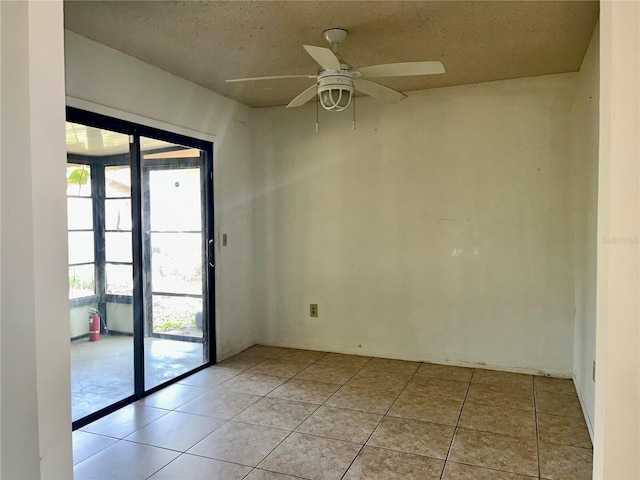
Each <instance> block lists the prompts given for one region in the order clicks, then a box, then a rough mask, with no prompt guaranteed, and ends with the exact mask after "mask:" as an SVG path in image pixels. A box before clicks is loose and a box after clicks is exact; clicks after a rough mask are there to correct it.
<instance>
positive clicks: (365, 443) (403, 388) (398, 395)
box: [340, 357, 424, 480]
mask: <svg viewBox="0 0 640 480" xmlns="http://www.w3.org/2000/svg"><path fill="white" fill-rule="evenodd" d="M373 358H375V357H372V358H371V359H373ZM370 361H371V360H369V362H370ZM369 362H367V364H368V363H369ZM418 363H419V365H418V366H417V367H416V369H415V371H414V372H413V374H412V375H411V377H410V378H409V380H408V381H407V383H406V384H405V385H404V387H402V389H401V390H400V391H399V392H398V394H397V395H396V398H395V400H394V401H393V402H391V405H389V408H387V410H386V411H385V413H384V414H383V415H382V417H381V418H380V420H379V421H378V424H377V425H376V426H375V428H374V429H373V431H372V432H371V433H370V434H369V436H368V437H367V439H366V440H365V441H364V443H363V444H362V446H361V447H360V450H358V453H356V456H355V457H353V460H351V463H349V466H348V467H347V469H346V470H345V471H344V473H343V474H342V476H341V477H340V479H341V480H342V479H344V476H345V475H346V474H347V472H348V471H349V469H350V468H351V466H352V465H353V464H354V463H355V461H356V459H357V458H358V457H359V456H360V454H361V453H362V451H363V450H364V447H366V446H367V443H368V442H369V440H371V437H373V435H374V434H375V433H376V432H377V431H378V428H380V424H381V423H382V422H383V421H384V419H385V418H387V415H388V413H389V412H390V411H391V409H392V408H393V406H394V405H395V404H396V402H397V401H398V399H399V398H400V395H402V392H404V391H405V389H406V388H407V385H409V382H411V380H413V378H414V377H415V376H416V372H417V371H418V370H419V369H420V366H421V365H422V364H423V363H424V362H418ZM365 365H366V364H365ZM363 368H364V366H363ZM361 370H362V369H361ZM358 371H360V370H358ZM384 373H391V372H384ZM354 375H355V374H354Z"/></svg>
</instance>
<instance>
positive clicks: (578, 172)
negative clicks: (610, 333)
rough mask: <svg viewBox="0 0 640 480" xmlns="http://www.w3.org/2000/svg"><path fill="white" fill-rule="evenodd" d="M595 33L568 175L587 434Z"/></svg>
mask: <svg viewBox="0 0 640 480" xmlns="http://www.w3.org/2000/svg"><path fill="white" fill-rule="evenodd" d="M599 36H600V29H599V27H598V26H596V28H595V30H594V32H593V37H592V38H591V42H590V44H589V48H588V50H587V53H586V55H585V57H584V60H583V62H582V67H581V68H580V74H579V76H578V86H577V89H576V103H575V116H574V118H575V122H576V142H575V146H576V153H575V157H574V162H573V170H572V173H571V178H572V179H573V185H574V188H573V193H574V196H573V211H574V216H573V228H574V231H573V232H574V233H573V236H574V247H573V284H574V299H575V323H574V332H573V335H574V340H573V379H574V384H575V386H576V390H577V391H578V397H579V398H580V402H581V403H582V410H583V412H584V414H585V419H586V422H587V426H588V427H589V432H590V434H591V437H592V439H593V420H594V418H593V415H594V402H595V383H594V381H593V361H594V360H595V355H596V246H597V239H598V237H597V232H596V228H597V212H598V137H599V131H598V127H599V98H600V92H599V88H600V85H599V79H600V69H599V58H598V55H599V44H600V42H599Z"/></svg>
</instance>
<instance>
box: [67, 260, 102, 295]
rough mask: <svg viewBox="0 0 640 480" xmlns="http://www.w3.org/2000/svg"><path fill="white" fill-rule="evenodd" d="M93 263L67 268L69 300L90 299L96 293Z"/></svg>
mask: <svg viewBox="0 0 640 480" xmlns="http://www.w3.org/2000/svg"><path fill="white" fill-rule="evenodd" d="M95 273H96V269H95V266H94V265H93V263H91V264H89V265H76V266H72V267H69V298H80V297H90V296H91V295H94V294H95V293H96V290H95V288H96V286H95Z"/></svg>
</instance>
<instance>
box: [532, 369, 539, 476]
mask: <svg viewBox="0 0 640 480" xmlns="http://www.w3.org/2000/svg"><path fill="white" fill-rule="evenodd" d="M531 383H532V386H533V414H534V416H535V419H536V457H537V460H538V478H539V479H540V478H542V471H541V468H540V429H539V427H538V401H537V398H536V392H537V390H536V381H535V377H532V378H531Z"/></svg>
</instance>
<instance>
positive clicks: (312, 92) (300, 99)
mask: <svg viewBox="0 0 640 480" xmlns="http://www.w3.org/2000/svg"><path fill="white" fill-rule="evenodd" d="M317 93H318V86H317V85H311V86H310V87H309V88H307V89H306V90H305V91H304V92H302V93H301V94H300V95H298V96H297V97H296V98H294V99H293V100H291V102H289V105H287V108H293V107H300V106H302V105H304V104H305V103H307V102H308V101H309V100H311V99H312V98H313V97H315V96H316V94H317Z"/></svg>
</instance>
